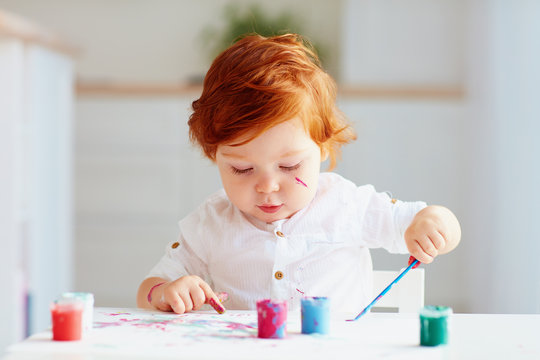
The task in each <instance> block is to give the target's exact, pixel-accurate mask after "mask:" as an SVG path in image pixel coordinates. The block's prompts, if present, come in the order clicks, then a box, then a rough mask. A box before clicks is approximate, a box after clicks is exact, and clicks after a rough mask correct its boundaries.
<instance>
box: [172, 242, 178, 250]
mask: <svg viewBox="0 0 540 360" xmlns="http://www.w3.org/2000/svg"><path fill="white" fill-rule="evenodd" d="M178 245H180V243H179V242H178V241H177V242H175V243H174V244H172V245H171V247H172V248H173V249H176V248H177V247H178Z"/></svg>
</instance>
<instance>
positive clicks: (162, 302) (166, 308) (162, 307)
mask: <svg viewBox="0 0 540 360" xmlns="http://www.w3.org/2000/svg"><path fill="white" fill-rule="evenodd" d="M156 308H157V309H158V310H161V311H173V309H172V308H171V305H169V303H167V301H165V292H163V293H162V294H161V297H160V298H159V301H158V302H157V305H156Z"/></svg>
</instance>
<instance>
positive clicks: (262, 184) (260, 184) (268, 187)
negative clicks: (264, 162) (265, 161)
mask: <svg viewBox="0 0 540 360" xmlns="http://www.w3.org/2000/svg"><path fill="white" fill-rule="evenodd" d="M255 190H256V191H257V192H260V193H270V192H274V191H279V182H278V180H277V178H275V177H273V176H261V177H260V178H259V179H258V181H257V184H256V185H255Z"/></svg>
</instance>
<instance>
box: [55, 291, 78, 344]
mask: <svg viewBox="0 0 540 360" xmlns="http://www.w3.org/2000/svg"><path fill="white" fill-rule="evenodd" d="M50 309H51V319H52V333H53V340H57V341H70V340H80V339H81V336H82V314H83V309H84V303H83V302H82V301H80V300H77V299H60V300H57V301H55V302H54V303H52V304H51V306H50Z"/></svg>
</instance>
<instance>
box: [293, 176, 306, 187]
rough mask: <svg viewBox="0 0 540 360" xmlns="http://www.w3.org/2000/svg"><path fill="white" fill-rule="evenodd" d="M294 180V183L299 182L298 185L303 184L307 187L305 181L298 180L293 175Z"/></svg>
mask: <svg viewBox="0 0 540 360" xmlns="http://www.w3.org/2000/svg"><path fill="white" fill-rule="evenodd" d="M294 180H296V183H297V184H299V185H304V186H305V187H308V186H307V185H306V183H305V182H303V181H302V180H300V179H299V178H297V177H295V178H294Z"/></svg>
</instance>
